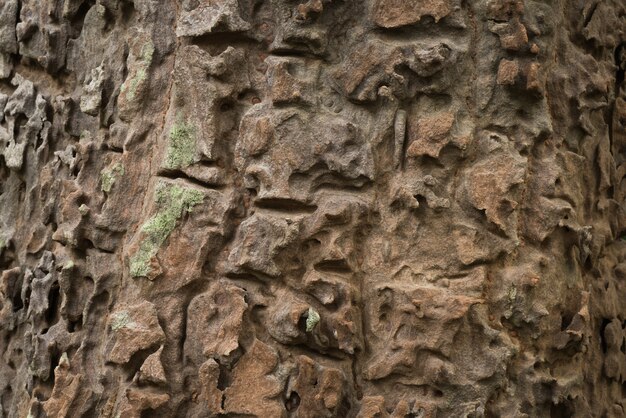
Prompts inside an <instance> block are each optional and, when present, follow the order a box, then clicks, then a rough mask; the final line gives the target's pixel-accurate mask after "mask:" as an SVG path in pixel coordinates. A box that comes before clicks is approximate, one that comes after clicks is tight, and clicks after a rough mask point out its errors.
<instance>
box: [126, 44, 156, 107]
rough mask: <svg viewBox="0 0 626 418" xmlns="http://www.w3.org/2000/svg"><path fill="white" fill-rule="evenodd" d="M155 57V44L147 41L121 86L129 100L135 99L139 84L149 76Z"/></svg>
mask: <svg viewBox="0 0 626 418" xmlns="http://www.w3.org/2000/svg"><path fill="white" fill-rule="evenodd" d="M153 57H154V44H153V43H152V42H147V43H146V44H144V45H143V46H142V48H141V53H140V55H139V56H138V57H137V62H136V64H135V65H134V66H133V68H132V69H131V72H130V74H129V77H128V78H127V79H126V81H124V84H122V86H121V87H120V91H121V92H122V93H126V98H127V99H128V100H131V101H132V100H133V99H134V98H135V95H136V94H137V89H138V88H139V86H140V85H141V84H142V83H143V82H144V81H146V79H147V78H148V69H149V68H150V65H152V59H153Z"/></svg>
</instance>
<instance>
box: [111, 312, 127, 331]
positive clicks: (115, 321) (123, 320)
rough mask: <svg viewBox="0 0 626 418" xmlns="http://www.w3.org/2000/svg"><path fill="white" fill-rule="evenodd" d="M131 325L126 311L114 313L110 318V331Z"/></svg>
mask: <svg viewBox="0 0 626 418" xmlns="http://www.w3.org/2000/svg"><path fill="white" fill-rule="evenodd" d="M131 324H132V319H131V317H130V315H128V312H126V311H119V312H115V313H114V314H113V315H112V316H111V329H112V330H113V331H119V330H120V329H122V328H128V327H129V326H130V325H131Z"/></svg>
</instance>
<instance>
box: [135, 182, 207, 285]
mask: <svg viewBox="0 0 626 418" xmlns="http://www.w3.org/2000/svg"><path fill="white" fill-rule="evenodd" d="M203 199H204V193H202V192H201V191H200V190H194V189H189V188H184V187H181V186H178V185H173V184H166V183H160V184H159V185H158V186H157V189H156V192H155V202H156V204H157V208H158V209H157V213H156V214H155V215H154V216H153V217H152V218H150V219H149V220H148V221H147V222H146V223H145V224H144V225H143V226H142V227H141V230H142V231H143V233H144V234H145V238H144V240H143V241H142V242H141V244H140V246H139V250H138V251H137V253H136V254H135V255H134V256H133V257H131V259H130V274H131V276H133V277H143V276H147V275H148V273H149V272H150V260H151V259H152V257H154V256H155V255H156V254H157V252H158V251H159V248H160V247H161V246H162V245H163V243H164V242H165V240H166V239H167V237H169V235H170V233H171V232H172V231H173V230H174V228H175V227H176V223H177V221H178V220H179V219H180V218H181V217H182V216H183V215H184V214H185V213H187V212H191V211H192V210H193V207H194V206H196V205H197V204H199V203H200V202H202V200H203Z"/></svg>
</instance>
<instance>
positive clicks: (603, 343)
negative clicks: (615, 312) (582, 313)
mask: <svg viewBox="0 0 626 418" xmlns="http://www.w3.org/2000/svg"><path fill="white" fill-rule="evenodd" d="M610 322H611V321H609V320H608V319H606V318H604V319H603V320H602V323H601V324H600V347H602V352H603V353H606V352H607V349H608V345H607V343H606V339H605V338H604V330H605V329H606V327H607V325H609V323H610Z"/></svg>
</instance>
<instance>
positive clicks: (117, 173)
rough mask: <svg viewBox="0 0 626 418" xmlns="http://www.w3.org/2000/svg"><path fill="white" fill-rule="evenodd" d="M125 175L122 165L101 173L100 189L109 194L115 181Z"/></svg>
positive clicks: (106, 169) (118, 164)
mask: <svg viewBox="0 0 626 418" xmlns="http://www.w3.org/2000/svg"><path fill="white" fill-rule="evenodd" d="M123 175H124V166H123V165H122V164H120V163H117V164H115V165H113V167H110V168H105V169H103V170H102V171H101V172H100V184H101V185H100V189H101V190H102V191H103V192H105V193H109V192H110V191H111V188H112V187H113V184H114V183H115V181H116V180H117V179H118V178H119V177H121V176H123Z"/></svg>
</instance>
